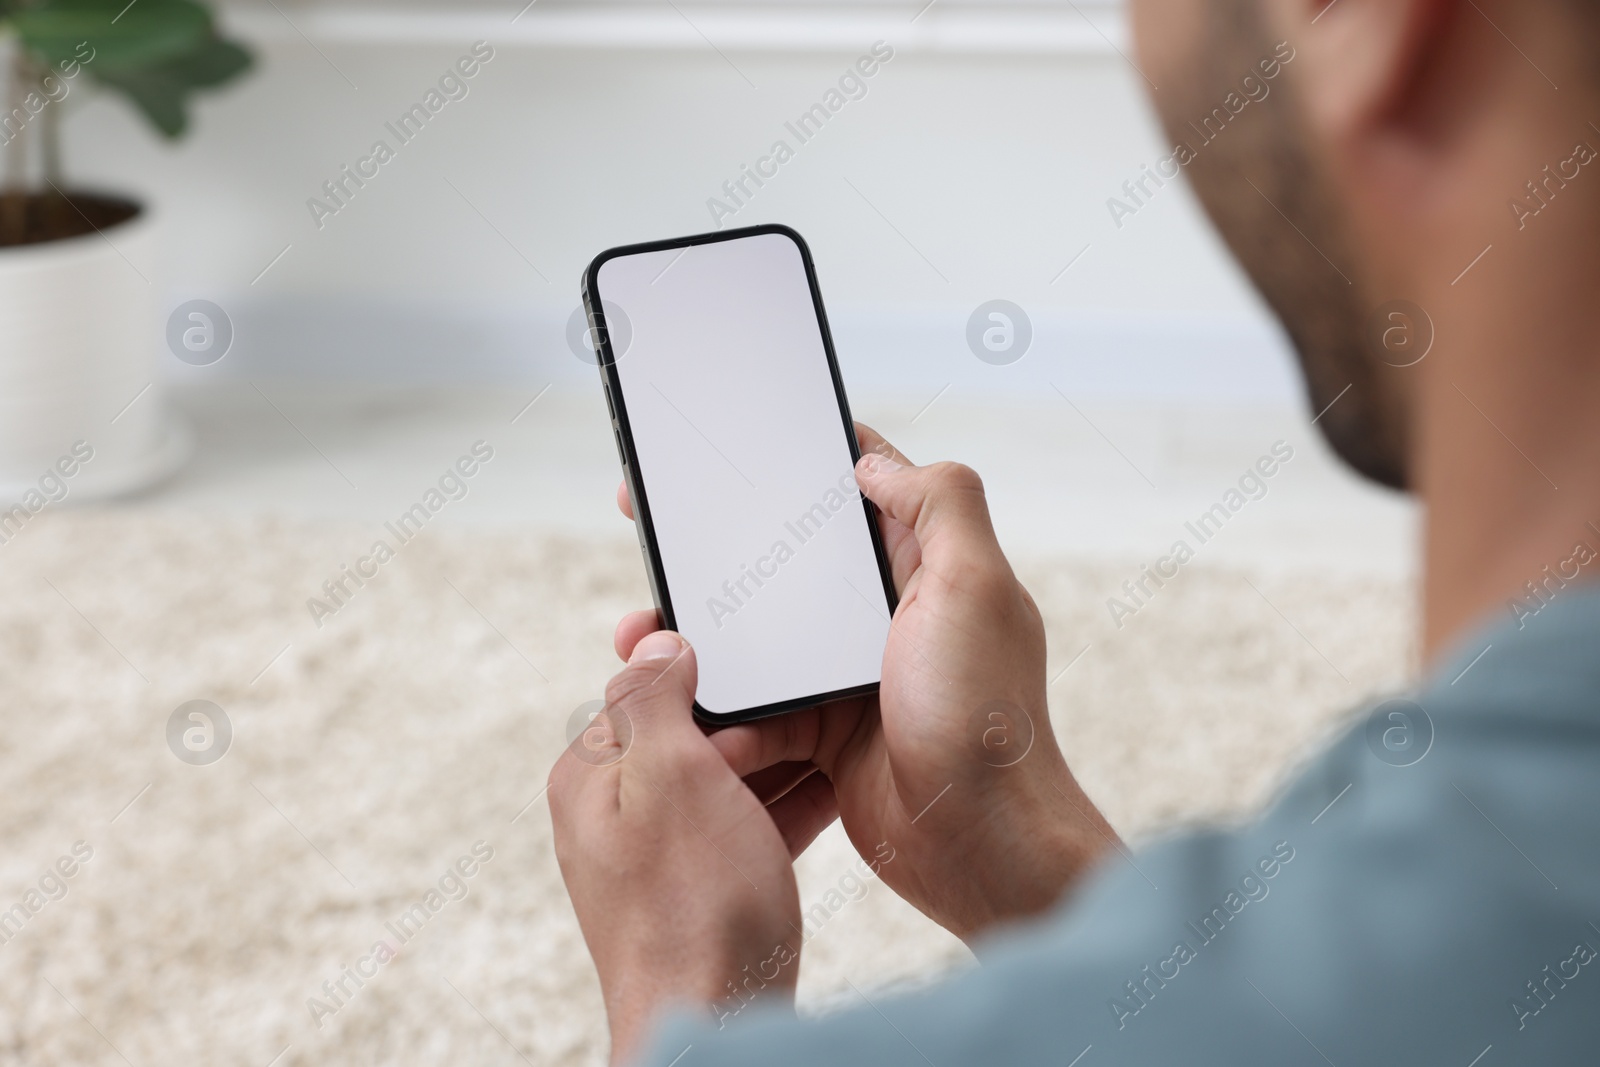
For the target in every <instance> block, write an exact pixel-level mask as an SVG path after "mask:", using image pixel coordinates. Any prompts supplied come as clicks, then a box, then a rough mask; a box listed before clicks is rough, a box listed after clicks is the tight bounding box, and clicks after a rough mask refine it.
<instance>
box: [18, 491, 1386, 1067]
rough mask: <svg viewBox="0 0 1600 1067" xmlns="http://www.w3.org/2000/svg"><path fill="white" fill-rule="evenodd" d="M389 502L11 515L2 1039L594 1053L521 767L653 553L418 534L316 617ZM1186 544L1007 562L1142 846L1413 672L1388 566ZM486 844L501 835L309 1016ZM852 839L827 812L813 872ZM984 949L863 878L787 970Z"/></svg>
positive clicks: (1281, 772) (405, 1059)
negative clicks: (25, 520)
mask: <svg viewBox="0 0 1600 1067" xmlns="http://www.w3.org/2000/svg"><path fill="white" fill-rule="evenodd" d="M381 533H382V531H381V529H373V528H369V527H366V526H362V525H358V524H333V523H329V524H320V523H319V524H308V523H296V524H290V523H283V522H275V521H270V520H262V521H256V522H245V521H234V520H229V521H224V520H218V519H214V518H205V517H197V518H193V519H187V520H186V519H182V518H175V517H152V516H150V515H148V514H142V513H140V512H137V511H116V510H109V511H103V512H86V513H63V514H49V513H46V514H45V515H42V516H41V517H40V518H38V519H36V520H34V521H33V522H32V523H30V524H29V525H28V526H27V527H26V528H25V529H24V530H23V531H22V533H21V534H20V535H19V536H17V537H16V538H15V539H13V540H12V541H11V542H10V543H8V544H3V545H0V683H3V685H4V694H5V722H6V729H5V730H4V732H3V734H0V782H3V783H4V788H3V790H0V828H3V829H0V832H3V834H4V848H3V850H0V912H4V911H6V910H7V909H10V910H11V913H12V914H13V916H15V915H16V914H17V912H16V911H15V908H14V905H19V904H20V905H21V906H22V914H23V917H22V918H13V919H12V926H11V927H6V926H4V925H0V937H7V936H8V937H9V940H5V941H4V943H3V944H0V1004H3V1005H4V1009H3V1011H0V1064H4V1065H10V1064H33V1065H39V1064H78V1065H85V1067H87V1065H96V1064H108V1065H109V1064H124V1063H128V1064H132V1065H134V1067H155V1065H158V1064H160V1065H167V1064H210V1065H233V1064H238V1065H243V1067H268V1065H269V1064H272V1065H273V1067H291V1065H301V1064H330V1065H332V1064H338V1065H344V1064H357V1063H360V1064H440V1063H472V1064H479V1065H492V1064H517V1063H524V1062H527V1063H533V1064H539V1065H545V1064H552V1065H567V1064H571V1065H578V1064H598V1063H602V1062H603V1056H604V1048H605V1037H604V1027H603V1016H602V1009H601V1003H600V997H599V992H598V987H597V984H596V981H595V978H594V974H593V971H592V968H591V966H590V964H589V961H588V957H587V955H586V953H585V950H584V946H583V941H582V938H581V937H580V935H579V932H578V928H577V924H576V922H575V920H574V918H573V915H572V911H571V908H570V906H569V904H568V901H567V898H566V893H565V890H564V889H563V888H562V884H561V879H560V876H559V874H558V872H557V869H556V863H555V859H554V857H553V855H552V852H551V845H550V826H549V814H548V810H547V809H546V807H545V804H544V801H543V800H542V799H536V798H538V797H539V794H540V791H541V789H542V787H543V785H544V781H545V775H546V772H547V770H548V768H549V766H550V764H551V762H552V761H553V760H554V758H555V757H556V755H557V754H558V752H559V751H560V749H561V748H562V746H563V745H564V744H565V724H566V721H567V719H568V716H569V714H570V713H571V712H572V710H573V709H574V708H576V707H577V706H578V705H579V704H581V703H583V702H584V701H586V700H589V699H592V698H594V697H597V696H598V695H599V694H600V692H601V690H602V688H603V686H604V683H605V681H606V679H607V678H608V677H609V676H610V675H611V673H612V672H613V671H614V670H615V660H614V657H613V654H612V652H611V639H610V635H611V628H612V625H613V623H614V622H615V620H616V618H617V616H618V615H620V614H621V613H622V612H624V611H626V610H628V609H631V608H635V607H640V606H646V605H647V603H648V593H647V592H646V588H645V585H644V580H643V573H642V567H641V564H640V561H639V555H638V549H637V547H636V545H635V544H634V543H633V541H632V540H631V539H627V538H623V539H619V540H617V541H616V542H613V543H609V544H605V545H601V546H598V547H597V546H594V545H591V544H586V543H580V542H578V541H575V540H566V539H555V538H549V537H541V536H538V535H536V534H534V533H532V532H527V531H499V532H483V531H460V530H455V531H452V530H446V529H442V528H429V529H428V530H427V531H426V533H425V534H423V535H422V536H420V537H419V538H418V539H417V540H416V541H414V542H412V543H411V544H409V545H407V546H405V547H404V548H403V549H402V550H401V551H400V553H399V554H398V556H397V557H396V558H395V559H393V560H392V561H390V562H388V563H387V564H385V565H384V566H383V568H382V570H381V573H380V574H379V576H378V577H377V578H376V579H374V580H372V581H371V582H369V583H368V585H367V586H366V587H365V588H363V589H362V590H361V591H360V592H359V593H358V594H357V595H356V596H355V597H354V598H353V599H352V600H351V601H350V603H349V604H348V605H347V606H346V607H344V608H343V609H342V610H340V611H339V612H338V614H337V615H336V616H335V617H333V618H332V619H329V620H327V621H326V623H325V625H324V626H323V627H322V628H320V629H319V628H317V627H316V626H315V625H314V624H313V622H312V619H311V616H310V614H309V613H308V611H307V608H306V599H307V598H308V597H310V596H312V595H314V594H316V593H317V591H318V588H319V587H320V586H321V584H322V583H323V582H324V581H325V580H327V579H329V578H330V577H333V576H335V575H336V574H337V572H338V570H339V567H340V565H341V564H344V563H351V562H353V561H354V560H355V559H356V557H357V556H359V555H361V554H363V553H364V552H365V551H366V549H367V547H368V546H369V545H370V544H371V543H372V541H373V539H374V538H375V537H377V536H379V535H381ZM1202 562H1203V561H1201V562H1197V563H1194V564H1191V565H1190V566H1189V567H1187V568H1185V570H1184V571H1183V573H1182V575H1181V577H1180V578H1179V579H1178V580H1177V581H1175V582H1174V583H1172V584H1170V585H1168V586H1167V587H1166V588H1165V589H1163V590H1161V591H1160V593H1159V595H1158V596H1157V598H1156V599H1155V600H1154V602H1152V603H1151V604H1150V605H1149V606H1148V607H1147V608H1146V609H1144V610H1143V611H1141V612H1140V613H1139V614H1138V615H1137V616H1136V617H1135V618H1134V619H1132V620H1131V621H1130V622H1129V623H1128V625H1127V626H1126V627H1125V628H1124V629H1122V630H1121V631H1118V630H1116V629H1114V628H1113V626H1112V625H1111V623H1110V620H1109V616H1108V613H1107V611H1106V607H1105V600H1106V597H1107V596H1109V595H1111V594H1112V593H1113V592H1114V591H1115V590H1116V589H1117V587H1118V586H1119V585H1120V584H1121V582H1122V580H1123V579H1124V578H1129V577H1133V576H1135V568H1134V567H1132V566H1118V565H1115V564H1111V563H1105V562H1099V563H1087V562H1084V561H1081V560H1072V559H1057V560H1048V559H1038V560H1031V561H1022V562H1019V566H1018V569H1019V572H1020V573H1021V575H1022V577H1023V579H1024V581H1025V582H1026V583H1027V584H1028V585H1029V587H1030V588H1031V589H1032V591H1033V592H1034V594H1035V595H1036V597H1037V598H1038V601H1039V603H1040V605H1041V607H1042V608H1043V611H1044V614H1045V617H1046V619H1047V622H1048V626H1049V633H1050V647H1051V657H1052V667H1051V671H1052V676H1054V675H1055V673H1056V672H1058V671H1061V670H1062V668H1064V667H1066V666H1067V664H1068V663H1069V662H1070V661H1071V660H1072V658H1073V657H1074V656H1076V655H1078V653H1079V651H1080V650H1082V649H1083V648H1084V647H1085V646H1086V645H1087V646H1088V650H1087V651H1086V652H1083V654H1082V657H1081V658H1080V659H1078V660H1077V662H1076V663H1074V664H1073V665H1072V666H1071V668H1070V670H1068V671H1067V672H1066V673H1065V674H1064V675H1063V676H1062V677H1061V678H1060V680H1058V681H1057V682H1056V683H1055V684H1054V685H1053V686H1052V688H1051V697H1052V711H1053V715H1054V717H1055V720H1056V724H1057V730H1058V732H1059V734H1060V736H1061V739H1062V742H1063V744H1064V745H1065V746H1067V749H1068V752H1069V755H1070V757H1071V759H1072V761H1073V763H1074V765H1075V766H1076V768H1077V770H1078V772H1079V774H1080V775H1081V777H1082V779H1083V781H1084V783H1085V786H1086V788H1087V789H1088V790H1089V792H1090V793H1091V795H1093V796H1094V797H1095V798H1097V800H1098V801H1099V802H1100V803H1101V805H1102V806H1103V807H1104V808H1105V810H1106V812H1107V813H1108V815H1109V817H1110V818H1111V820H1112V822H1113V823H1114V824H1115V825H1117V826H1118V827H1119V828H1120V829H1121V830H1122V831H1123V832H1124V833H1125V834H1126V835H1128V836H1130V837H1131V838H1134V839H1136V840H1137V839H1141V838H1148V837H1149V836H1151V835H1153V834H1157V833H1161V832H1164V831H1166V830H1170V829H1171V828H1173V827H1174V826H1177V825H1180V824H1183V823H1191V822H1197V821H1217V820H1228V819H1236V818H1239V817H1242V816H1245V815H1248V814H1249V813H1250V812H1252V811H1254V810H1256V809H1258V808H1259V807H1260V806H1261V805H1262V804H1264V803H1265V802H1266V801H1267V800H1269V799H1270V798H1271V796H1272V794H1273V793H1274V791H1275V790H1276V789H1277V788H1278V787H1279V786H1280V785H1281V783H1282V782H1283V780H1284V778H1285V776H1286V775H1288V774H1289V773H1291V772H1292V769H1293V767H1294V765H1295V764H1296V762H1297V761H1299V760H1301V759H1303V758H1304V757H1305V755H1306V754H1307V753H1308V752H1310V751H1312V750H1314V748H1315V747H1316V745H1317V744H1318V743H1320V742H1321V741H1323V740H1325V739H1327V737H1328V736H1329V735H1330V734H1331V733H1333V732H1335V731H1337V730H1339V729H1341V728H1342V727H1343V725H1344V724H1345V723H1346V722H1347V721H1348V717H1349V714H1350V710H1351V709H1352V707H1353V706H1354V705H1355V704H1356V703H1357V702H1358V701H1359V700H1361V699H1362V698H1364V697H1365V696H1367V695H1369V694H1371V693H1373V692H1375V691H1378V690H1381V689H1384V688H1389V687H1394V686H1397V685H1399V684H1402V683H1403V681H1404V679H1405V678H1406V676H1407V673H1408V671H1409V670H1410V667H1411V660H1412V652H1411V643H1410V637H1409V634H1410V631H1411V624H1412V618H1413V608H1412V601H1411V594H1410V591H1409V589H1407V588H1405V587H1402V586H1399V585H1396V584H1394V583H1387V582H1380V581H1373V580H1356V579H1339V578H1330V577H1320V578H1319V577H1313V576H1310V575H1303V574H1281V573H1280V574H1270V573H1262V574H1256V573H1250V574H1248V575H1246V574H1244V573H1241V572H1238V571H1229V570H1220V569H1210V570H1208V569H1205V568H1204V567H1203V566H1202ZM1247 577H1248V578H1249V579H1250V581H1252V582H1254V584H1255V586H1256V587H1257V589H1259V592H1257V590H1256V589H1252V588H1251V586H1250V585H1249V584H1247V582H1246V578H1247ZM1280 612H1281V614H1280ZM1302 635H1303V636H1302ZM195 699H204V700H210V701H214V702H215V703H216V704H217V705H219V706H220V707H221V708H222V709H224V711H225V712H226V714H227V716H228V719H229V721H230V722H231V725H232V728H233V739H232V742H231V747H230V748H229V750H228V751H227V753H226V755H225V756H224V757H223V758H222V759H221V760H219V761H218V762H216V763H214V764H211V765H209V766H192V765H189V764H186V763H184V762H181V761H180V760H179V759H178V758H176V757H175V756H174V754H173V752H172V751H171V750H170V749H169V747H168V741H167V724H168V719H169V717H170V716H171V715H172V713H173V711H174V709H176V708H177V707H178V706H179V705H180V704H182V703H184V702H186V701H190V700H195ZM78 842H82V844H81V845H77V849H78V857H77V858H71V857H73V851H74V846H75V844H76V843H78ZM477 842H482V844H480V845H477V848H478V850H479V855H480V856H481V855H483V854H484V853H485V852H486V851H487V850H489V849H492V858H491V859H489V860H488V861H487V862H481V863H478V864H477V865H476V866H474V865H473V864H472V863H468V864H464V865H463V866H464V867H465V868H470V869H472V871H473V874H472V876H471V877H470V878H463V879H460V880H459V881H455V880H450V879H446V880H445V891H444V892H443V893H441V895H440V897H439V898H435V903H440V904H441V906H439V908H438V911H437V913H432V912H427V911H426V909H424V913H425V914H427V915H428V916H429V917H428V920H427V922H426V923H425V924H424V923H421V922H420V921H417V920H413V925H412V926H405V927H401V928H400V929H403V930H406V931H407V932H408V933H409V937H408V938H407V941H406V943H405V945H404V947H403V949H402V950H401V951H400V952H399V954H398V955H397V956H396V957H395V958H394V959H393V960H392V961H390V962H388V963H386V964H385V965H383V966H382V967H379V968H377V970H376V974H375V976H373V977H372V978H369V979H367V980H366V981H365V984H364V985H363V986H362V987H361V988H359V989H356V990H355V992H354V993H353V995H349V996H341V999H342V1000H343V1001H344V1003H343V1004H342V1005H340V1006H339V1007H338V1009H337V1011H334V1012H332V1013H331V1014H328V1013H318V1014H317V1015H316V1016H314V1013H313V1011H312V1010H311V1009H310V1008H309V1007H308V1000H309V999H310V998H314V997H315V998H319V999H321V1001H322V1003H323V1004H324V1005H328V1006H331V1005H333V1004H334V1003H335V1001H334V1000H333V999H332V998H330V997H328V995H327V994H326V993H325V990H324V983H325V982H335V981H337V980H338V979H339V977H340V975H341V973H342V972H343V971H344V969H345V968H346V967H350V966H354V965H355V964H356V963H357V961H359V960H360V959H361V958H362V957H364V956H367V955H368V954H369V953H370V952H371V951H372V949H373V945H374V943H375V942H378V941H380V940H383V941H387V942H388V943H390V944H391V945H392V944H398V943H399V937H397V936H396V934H395V933H394V932H393V931H391V928H390V924H394V923H396V922H397V921H398V920H399V919H400V918H401V917H402V916H404V915H406V914H407V913H408V912H411V911H412V909H413V906H414V905H416V904H418V903H419V902H421V903H423V904H426V903H427V902H428V901H427V895H428V893H429V892H430V890H433V891H438V890H439V886H440V881H441V878H442V877H443V876H445V875H446V873H447V870H448V869H449V868H450V867H451V865H453V864H455V863H456V862H457V860H458V859H459V858H460V857H462V856H467V855H470V854H471V853H472V851H473V848H474V845H475V843H477ZM87 850H92V855H91V856H90V857H89V858H88V859H87V860H86V861H83V862H79V860H80V859H81V858H82V856H83V854H84V853H85V852H86V851H87ZM61 857H69V861H68V862H63V863H61V868H60V869H69V868H70V869H72V871H73V873H72V876H71V877H62V876H61V874H60V873H59V870H58V869H57V867H56V865H57V863H58V861H60V859H61ZM852 858H853V854H852V853H851V851H850V849H849V845H848V843H847V842H846V841H845V839H844V837H843V835H842V834H841V833H839V832H838V829H837V828H834V829H833V830H830V831H829V832H828V834H827V835H825V836H824V838H823V839H822V840H820V841H819V842H818V843H817V844H816V845H815V846H814V847H813V848H812V850H811V851H810V852H809V853H808V854H807V855H806V856H804V857H803V858H802V860H801V863H800V867H801V897H802V901H803V902H805V903H806V904H810V903H811V902H813V901H814V900H816V899H818V898H820V897H821V895H822V894H823V893H824V892H826V891H827V890H828V889H830V888H834V887H837V886H839V885H840V880H841V878H842V877H843V876H845V874H846V873H847V872H848V871H850V870H851V868H852ZM846 884H847V885H848V884H849V883H846ZM458 886H462V887H464V888H465V892H466V895H465V896H464V897H462V898H461V899H450V898H451V897H454V896H459V894H460V889H458ZM413 914H415V913H414V912H413ZM0 921H3V917H0ZM14 928H20V929H19V931H18V932H15V933H12V932H11V931H12V929H14ZM968 961H969V957H968V956H967V954H966V952H965V950H964V949H963V948H962V947H961V946H960V945H959V943H957V942H955V941H954V940H953V939H952V938H950V937H949V936H948V935H945V934H944V933H943V932H942V931H940V930H938V929H937V928H936V927H933V926H932V925H931V924H929V923H928V922H927V921H926V920H924V919H923V918H922V917H921V916H920V915H918V914H917V913H915V912H914V911H912V910H911V909H910V908H909V907H907V906H906V905H904V904H903V903H901V902H900V901H899V900H898V899H897V898H895V897H894V895H893V894H892V893H891V892H889V891H888V890H887V889H886V888H885V887H883V886H882V885H881V884H875V883H874V884H870V885H869V887H868V889H867V891H866V893H865V895H864V896H863V897H861V899H859V900H856V901H852V902H851V903H849V904H848V906H846V907H844V908H843V909H842V910H841V911H840V912H839V913H838V915H837V916H836V917H835V918H834V919H833V920H831V921H830V922H829V924H828V925H827V926H826V927H825V928H824V929H822V930H821V931H820V932H819V934H818V935H817V937H816V938H815V939H814V940H813V941H812V942H811V943H810V945H809V946H808V949H807V957H806V959H805V962H804V966H803V970H802V972H801V974H802V978H801V997H802V1001H803V1003H804V1004H805V1005H807V1006H809V1007H810V1008H812V1009H817V1008H821V1007H826V1005H827V1004H828V1003H829V1001H830V998H832V997H834V996H836V995H837V994H838V992H839V991H841V990H845V989H846V988H847V986H846V985H845V979H846V977H848V978H849V979H851V980H852V981H854V982H855V983H856V984H857V985H858V986H860V987H862V988H864V989H869V990H870V989H873V988H883V987H886V986H891V985H898V984H904V983H907V982H916V981H920V980H925V979H926V978H928V977H929V976H930V975H933V974H936V973H938V972H940V971H942V970H947V969H949V968H951V967H959V966H964V965H966V964H967V963H968ZM366 966H367V968H368V969H369V970H370V969H372V966H373V965H371V964H368V965H366ZM345 982H346V987H347V989H348V988H354V986H353V983H352V982H351V981H350V980H349V979H346V980H345ZM319 1023H320V1025H319ZM275 1057H276V1059H275Z"/></svg>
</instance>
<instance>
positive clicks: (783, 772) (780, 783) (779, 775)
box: [744, 762, 817, 805]
mask: <svg viewBox="0 0 1600 1067" xmlns="http://www.w3.org/2000/svg"><path fill="white" fill-rule="evenodd" d="M815 773H817V767H816V764H814V763H800V762H791V763H779V764H775V765H773V766H771V767H767V768H765V769H764V770H759V771H757V772H756V773H754V774H752V775H750V776H749V777H748V778H746V779H745V780H744V784H745V786H746V788H748V789H749V790H750V792H752V793H754V794H755V795H756V799H757V800H759V801H761V803H762V804H763V805H766V804H771V803H772V802H773V801H775V800H777V799H778V798H779V797H781V796H783V795H784V794H785V793H787V792H789V790H791V789H793V788H794V787H795V786H797V785H799V784H800V783H801V782H803V781H805V780H806V779H807V778H809V777H810V776H811V775H813V774H815Z"/></svg>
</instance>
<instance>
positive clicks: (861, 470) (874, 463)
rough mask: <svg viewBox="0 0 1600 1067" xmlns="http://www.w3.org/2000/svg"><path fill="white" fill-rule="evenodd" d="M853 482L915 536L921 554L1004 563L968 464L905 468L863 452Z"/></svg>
mask: <svg viewBox="0 0 1600 1067" xmlns="http://www.w3.org/2000/svg"><path fill="white" fill-rule="evenodd" d="M856 484H857V485H859V486H860V487H861V491H862V492H863V493H865V494H866V495H867V497H868V498H869V499H870V500H871V501H872V502H873V503H874V504H877V505H878V507H880V508H882V509H883V510H884V512H885V513H887V514H888V515H889V516H890V517H891V518H893V519H895V520H896V521H897V522H899V523H901V524H902V525H904V526H907V527H909V528H910V529H911V530H912V531H913V532H914V533H915V534H916V538H917V544H918V545H919V546H920V548H921V550H922V554H923V556H927V555H929V554H930V553H931V552H934V551H939V552H946V553H949V554H950V556H951V558H960V559H963V560H971V561H976V562H979V563H1001V564H1003V563H1004V562H1005V557H1004V555H1003V554H1002V553H1001V551H1000V543H999V541H998V540H996V539H995V535H994V525H993V523H992V522H991V521H990V518H989V502H988V500H987V499H986V498H985V497H984V494H983V482H982V480H980V479H979V477H978V475H977V473H976V472H975V471H973V470H972V468H970V467H965V466H962V465H961V464H959V463H934V464H931V465H930V466H927V467H908V466H906V465H904V464H902V463H900V462H898V461H896V460H892V459H887V458H884V457H882V456H878V455H876V454H872V453H869V454H867V455H865V456H863V457H862V458H861V462H860V463H858V464H857V465H856Z"/></svg>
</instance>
